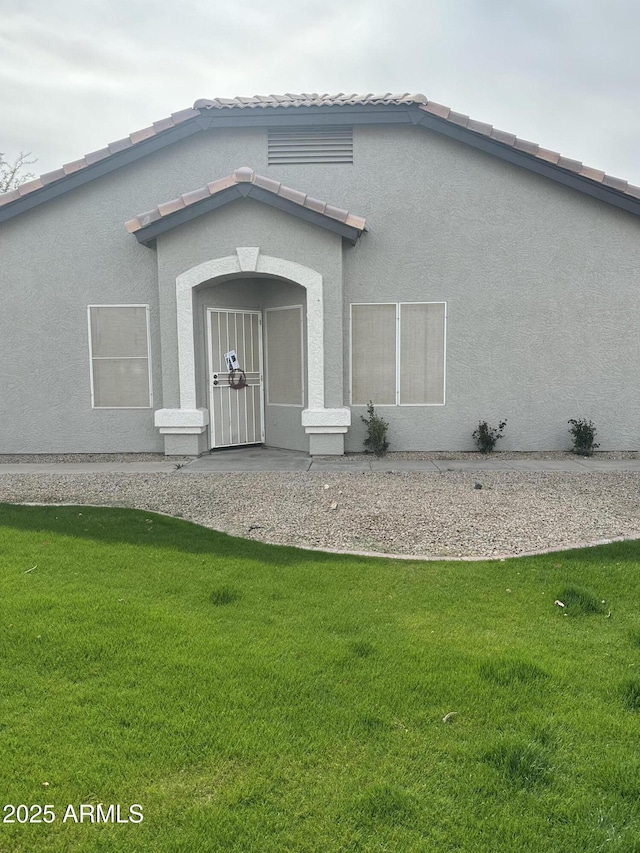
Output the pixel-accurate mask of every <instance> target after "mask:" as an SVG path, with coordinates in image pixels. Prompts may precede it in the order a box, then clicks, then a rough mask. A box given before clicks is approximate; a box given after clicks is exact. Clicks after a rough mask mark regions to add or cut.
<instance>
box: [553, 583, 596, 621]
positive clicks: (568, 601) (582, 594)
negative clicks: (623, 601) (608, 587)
mask: <svg viewBox="0 0 640 853" xmlns="http://www.w3.org/2000/svg"><path fill="white" fill-rule="evenodd" d="M558 600H559V601H561V602H562V603H563V604H564V612H565V613H568V614H569V615H570V616H571V615H577V614H580V615H585V616H588V615H590V614H592V613H604V612H605V610H606V608H605V603H604V602H603V601H602V599H601V598H598V596H597V595H595V593H593V592H591V590H590V589H585V587H582V586H565V587H564V589H562V590H561V592H560V595H559V596H558Z"/></svg>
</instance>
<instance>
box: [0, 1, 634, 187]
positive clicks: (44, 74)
mask: <svg viewBox="0 0 640 853" xmlns="http://www.w3.org/2000/svg"><path fill="white" fill-rule="evenodd" d="M639 32H640V3H639V2H638V0H271V2H270V3H267V2H265V0H260V2H258V0H217V2H216V0H0V151H3V152H5V154H6V156H7V158H8V159H10V158H12V157H14V156H15V155H16V154H17V153H18V151H20V150H26V151H31V152H33V156H34V157H36V158H37V163H36V164H35V165H34V166H32V167H31V169H32V171H34V172H36V173H43V172H47V171H50V170H52V169H55V168H57V167H59V166H60V165H61V164H62V163H65V162H68V161H71V160H75V159H77V158H78V157H80V156H82V155H83V154H86V153H87V152H89V151H93V150H96V149H98V148H102V147H104V146H105V145H106V144H107V143H108V142H112V141H114V140H116V139H119V138H121V137H123V136H126V135H128V134H129V133H131V132H132V131H134V130H138V129H139V128H142V127H145V126H147V125H149V124H150V123H151V122H153V121H155V120H157V119H161V118H164V117H165V116H168V115H170V114H171V113H172V112H176V111H178V110H180V109H183V108H185V107H188V106H191V105H192V104H193V102H194V100H196V99H197V98H211V97H218V96H221V97H230V96H234V95H254V94H271V93H278V94H279V93H285V92H329V93H337V92H358V93H366V92H376V93H377V92H388V91H390V92H422V93H424V94H425V95H427V97H428V98H430V99H431V100H434V101H438V102H440V103H443V104H446V105H448V106H450V107H451V108H452V109H454V110H456V111H458V112H462V113H466V114H469V115H471V116H472V117H473V118H476V119H478V120H480V121H485V122H488V123H490V124H493V125H494V126H496V127H498V128H500V129H502V130H507V131H511V132H513V133H516V134H517V135H518V136H520V137H522V138H524V139H529V140H533V141H535V142H539V143H540V144H542V145H544V146H545V147H547V148H551V149H553V150H556V151H560V152H561V153H562V154H564V155H566V156H568V157H572V158H575V159H577V160H582V161H583V162H584V163H586V164H588V165H590V166H594V167H597V168H600V169H604V170H605V171H606V172H608V173H609V174H612V175H615V176H617V177H622V178H626V179H628V180H629V181H631V182H632V183H635V184H640V59H639V57H640V46H639V41H638V33H639Z"/></svg>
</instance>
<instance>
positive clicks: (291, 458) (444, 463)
mask: <svg viewBox="0 0 640 853" xmlns="http://www.w3.org/2000/svg"><path fill="white" fill-rule="evenodd" d="M500 457H501V454H500V453H496V454H495V455H492V456H488V457H486V458H484V459H478V458H477V457H473V458H469V459H395V458H394V455H393V454H391V455H390V456H386V457H384V458H382V459H376V458H375V457H364V456H344V457H335V456H315V457H311V456H309V455H308V454H306V453H297V452H295V451H290V450H276V449H273V448H263V447H248V448H242V449H238V450H223V451H218V452H216V453H210V454H206V455H205V456H201V457H199V458H197V459H193V460H192V461H190V462H186V463H176V462H172V461H171V459H170V458H169V457H168V458H167V459H166V460H164V459H163V460H158V461H153V462H19V463H7V464H2V463H1V462H0V476H1V475H2V474H98V473H102V474H112V473H125V474H157V473H164V474H171V473H175V474H177V475H184V474H219V473H242V472H256V471H317V472H323V471H332V472H339V473H347V472H349V471H353V472H362V471H373V472H380V473H383V472H401V471H424V472H427V473H444V472H446V471H466V472H477V473H485V472H487V471H520V472H526V471H555V472H561V473H580V472H582V473H584V472H588V471H591V472H607V471H610V472H614V471H635V472H639V473H640V459H604V458H598V456H595V457H588V458H585V457H580V456H571V455H570V454H566V456H562V457H556V458H552V459H532V458H530V456H529V455H528V454H522V456H521V457H519V458H515V459H514V458H510V459H501V458H500Z"/></svg>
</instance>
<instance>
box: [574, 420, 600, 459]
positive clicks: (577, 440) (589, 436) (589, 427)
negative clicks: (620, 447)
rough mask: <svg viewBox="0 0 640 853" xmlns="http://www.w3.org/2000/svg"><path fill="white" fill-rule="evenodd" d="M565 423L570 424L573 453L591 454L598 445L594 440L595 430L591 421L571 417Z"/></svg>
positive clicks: (580, 454)
mask: <svg viewBox="0 0 640 853" xmlns="http://www.w3.org/2000/svg"><path fill="white" fill-rule="evenodd" d="M567 423H568V424H571V426H570V427H569V432H570V433H571V435H572V436H573V453H577V454H578V455H579V456H591V454H592V453H593V451H594V450H597V448H598V447H600V445H599V444H596V443H595V442H594V438H595V437H596V432H597V430H596V428H595V426H594V424H593V421H587V420H585V419H584V418H580V420H576V419H575V418H571V419H570V420H568V421H567Z"/></svg>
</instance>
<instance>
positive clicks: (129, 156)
mask: <svg viewBox="0 0 640 853" xmlns="http://www.w3.org/2000/svg"><path fill="white" fill-rule="evenodd" d="M202 129H203V128H202V126H201V124H200V119H199V117H196V118H194V119H191V120H190V121H186V122H183V123H182V124H179V125H177V126H176V127H171V128H169V129H167V130H163V131H162V132H161V133H158V134H157V135H156V136H152V137H150V138H149V139H145V140H143V141H142V142H138V143H136V145H133V146H131V147H130V148H125V149H124V150H122V151H118V152H116V153H114V154H110V155H109V156H108V157H105V158H104V159H102V160H98V161H97V162H96V163H92V164H91V165H90V166H86V167H85V168H83V169H79V170H78V171H77V172H71V173H70V174H68V175H65V177H63V178H58V179H57V180H55V181H52V182H51V183H50V184H47V185H45V186H43V187H42V188H41V189H37V190H32V191H31V192H29V193H27V194H26V195H24V196H23V197H22V198H17V199H15V200H14V201H10V202H9V203H8V204H6V205H4V206H3V207H0V222H5V221H7V220H8V219H12V218H13V217H14V216H19V215H20V214H22V213H26V212H27V211H28V210H31V209H32V208H34V207H38V206H39V205H41V204H44V203H45V202H47V201H51V200H52V199H55V198H57V197H58V196H61V195H64V194H65V193H67V192H69V191H71V190H74V189H77V188H78V187H81V186H83V185H84V184H86V183H89V182H90V181H93V180H95V179H96V178H101V177H103V176H104V175H108V174H110V173H111V172H115V171H116V170H117V169H119V168H120V167H121V166H126V165H128V164H129V163H134V162H135V161H136V160H139V159H141V158H142V157H146V156H147V155H149V154H153V153H154V152H156V151H160V150H161V149H162V148H166V147H167V146H169V145H173V144H174V143H175V142H179V141H180V140H181V139H186V138H187V137H189V136H192V135H193V134H194V133H199V132H200V131H201V130H202Z"/></svg>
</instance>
